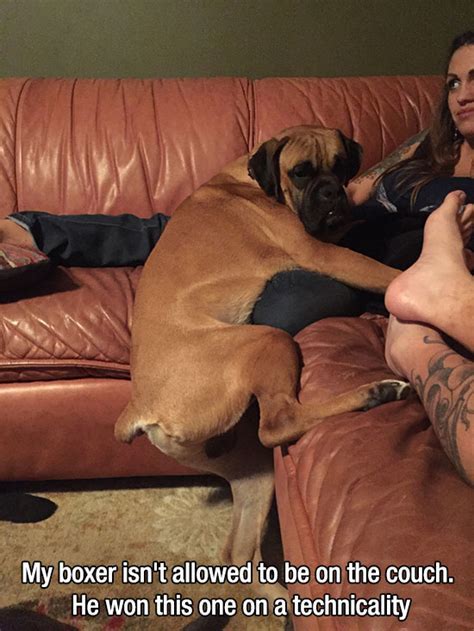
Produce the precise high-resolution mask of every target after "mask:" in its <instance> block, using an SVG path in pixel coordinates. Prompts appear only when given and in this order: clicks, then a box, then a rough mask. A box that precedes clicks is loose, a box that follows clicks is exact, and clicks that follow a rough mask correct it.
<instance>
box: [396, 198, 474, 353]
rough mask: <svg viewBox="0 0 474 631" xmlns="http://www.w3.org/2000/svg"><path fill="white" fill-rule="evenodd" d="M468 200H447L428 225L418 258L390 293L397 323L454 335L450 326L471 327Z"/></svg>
mask: <svg viewBox="0 0 474 631" xmlns="http://www.w3.org/2000/svg"><path fill="white" fill-rule="evenodd" d="M464 199H465V195H464V193H462V192H461V191H454V192H452V193H449V195H447V196H446V198H445V200H444V202H443V203H442V204H441V206H440V207H439V208H438V209H437V210H435V211H434V212H433V213H432V214H431V215H430V217H429V218H428V220H427V222H426V225H425V230H424V239H423V249H422V252H421V256H420V258H419V259H418V261H417V262H416V263H415V264H414V265H412V266H411V267H410V268H409V269H408V270H407V271H406V272H404V273H403V274H401V275H400V276H398V277H397V278H396V279H395V280H394V281H393V282H392V283H391V284H390V286H389V288H388V289H387V293H386V295H385V304H386V306H387V309H388V310H389V311H390V313H392V314H393V315H395V316H396V317H397V318H398V319H400V320H407V321H415V322H424V323H426V324H429V325H432V326H435V327H437V328H440V329H442V330H443V331H445V332H447V333H448V334H450V335H452V333H451V332H450V331H449V330H447V329H446V325H447V324H448V328H449V323H450V322H453V321H459V322H460V323H463V324H464V327H467V326H469V325H468V324H467V323H468V322H469V321H471V322H472V320H469V319H466V318H469V317H471V316H474V313H472V312H471V309H474V281H473V279H472V276H471V274H470V271H469V269H468V267H467V265H466V263H467V262H469V263H471V258H472V257H471V256H466V254H465V250H464V246H465V244H466V243H467V241H468V240H469V238H470V237H471V235H472V231H473V226H474V205H473V204H467V206H466V207H465V208H464V210H463V212H460V211H461V209H462V204H463V202H464ZM469 303H470V304H469ZM466 310H467V311H466ZM453 337H457V336H456V335H453ZM461 343H463V342H462V340H461Z"/></svg>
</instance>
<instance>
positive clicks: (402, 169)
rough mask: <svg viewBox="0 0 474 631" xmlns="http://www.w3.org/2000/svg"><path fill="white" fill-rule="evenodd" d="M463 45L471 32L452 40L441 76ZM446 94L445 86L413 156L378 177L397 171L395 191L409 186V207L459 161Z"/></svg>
mask: <svg viewBox="0 0 474 631" xmlns="http://www.w3.org/2000/svg"><path fill="white" fill-rule="evenodd" d="M463 46H474V31H466V32H465V33H462V35H458V37H455V38H454V40H453V42H452V44H451V47H450V49H449V52H448V58H447V62H446V67H445V72H444V75H445V76H446V75H447V73H448V68H449V64H450V62H451V58H452V56H453V55H454V53H455V52H456V51H457V50H458V49H459V48H462V47H463ZM448 93H449V89H448V86H447V85H446V84H445V85H444V88H443V93H442V97H441V100H440V103H439V105H438V108H437V111H436V114H435V117H434V119H433V122H432V124H431V126H430V128H429V129H428V133H427V134H426V136H425V137H424V139H423V140H422V141H421V143H420V144H419V146H418V147H417V149H416V151H415V153H414V154H413V156H411V157H410V158H407V159H406V160H402V161H401V162H399V163H398V164H396V165H394V166H393V167H391V168H390V169H388V170H387V171H385V173H382V175H381V176H380V178H379V179H381V178H382V177H384V176H385V175H387V174H388V173H394V172H398V173H399V176H398V177H397V185H396V186H397V188H398V189H399V190H403V189H405V188H408V187H409V188H412V187H413V192H412V194H411V203H412V204H413V203H414V201H415V200H416V196H417V195H418V192H419V191H420V189H421V188H422V186H424V185H425V184H427V183H428V182H430V181H431V180H433V179H434V178H436V177H441V176H450V175H452V174H453V173H454V169H455V167H456V164H457V163H458V160H459V155H460V151H461V145H462V142H463V137H462V136H461V135H460V134H459V132H458V130H457V129H456V127H455V125H454V121H453V119H452V116H451V112H450V111H449V107H448Z"/></svg>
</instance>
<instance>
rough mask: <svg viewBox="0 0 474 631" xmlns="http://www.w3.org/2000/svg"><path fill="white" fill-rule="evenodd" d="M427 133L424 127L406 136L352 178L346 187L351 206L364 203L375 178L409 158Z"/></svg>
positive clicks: (370, 193)
mask: <svg viewBox="0 0 474 631" xmlns="http://www.w3.org/2000/svg"><path fill="white" fill-rule="evenodd" d="M427 133H428V130H426V129H424V130H423V131H421V132H419V133H418V134H415V136H412V137H411V138H408V140H406V141H405V142H404V143H403V144H401V145H400V146H399V147H397V148H396V149H395V151H392V153H390V154H389V155H388V156H387V157H386V158H384V159H383V160H382V161H381V162H378V163H377V164H376V165H374V166H373V167H371V168H370V169H369V170H368V171H366V172H365V173H363V174H362V175H359V177H356V178H355V179H354V180H352V182H350V183H349V184H348V186H347V188H346V193H347V196H348V198H349V201H350V203H351V204H352V205H353V206H360V205H361V204H363V203H365V202H366V201H367V200H368V199H369V198H370V196H371V195H372V193H373V191H374V184H375V181H376V180H377V178H378V177H379V176H380V175H381V174H382V173H384V172H385V171H386V170H387V169H389V168H390V167H392V166H394V165H395V164H397V162H400V161H401V160H405V159H406V158H410V157H411V156H412V155H413V154H414V153H415V151H416V149H417V147H418V146H419V144H420V143H421V141H422V140H423V138H424V137H425V136H426V134H427Z"/></svg>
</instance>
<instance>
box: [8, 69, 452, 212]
mask: <svg viewBox="0 0 474 631" xmlns="http://www.w3.org/2000/svg"><path fill="white" fill-rule="evenodd" d="M440 86H441V79H440V77H363V78H358V77H354V78H340V79H337V78H336V79H321V78H287V79H277V78H269V79H261V80H256V81H249V80H247V79H238V78H226V77H221V78H212V79H164V80H152V79H150V80H136V79H119V80H113V79H104V80H87V79H78V80H73V79H2V80H0V215H1V216H4V215H6V214H8V213H10V212H13V211H14V210H45V211H49V212H54V213H80V212H91V213H92V212H104V213H108V214H119V213H122V212H133V213H136V214H139V215H142V216H149V215H151V214H153V213H155V212H166V213H171V212H172V211H173V210H174V208H176V206H177V205H178V204H179V203H180V202H181V201H182V200H183V199H184V198H185V197H187V196H188V195H189V194H190V193H192V191H193V190H195V189H196V188H197V187H198V186H199V185H200V184H202V183H203V182H205V181H206V180H208V179H209V178H210V177H211V176H212V175H213V174H215V173H217V172H218V171H219V170H220V169H221V168H222V166H224V165H225V164H226V163H228V162H230V161H231V160H233V159H235V158H237V157H238V156H240V155H243V154H244V153H246V152H247V151H249V150H250V149H252V148H253V147H254V146H255V145H256V144H258V143H259V142H261V141H262V140H265V139H266V138H269V137H270V136H271V135H272V134H273V133H275V132H277V131H279V130H281V129H283V128H284V127H289V126H291V125H296V124H302V123H306V124H312V123H314V124H321V125H324V126H328V127H338V128H339V129H341V130H342V131H343V132H344V133H346V134H347V135H350V136H352V137H354V138H355V139H356V140H358V141H359V142H361V143H362V145H363V146H364V163H363V168H366V167H368V166H370V165H372V164H374V163H375V162H377V161H378V160H380V159H381V158H382V157H383V156H384V155H386V154H387V153H389V152H390V151H392V150H393V149H394V148H395V147H396V146H397V145H398V144H399V143H400V142H402V141H403V140H405V139H406V138H407V137H409V136H410V135H412V134H414V133H416V132H417V131H419V130H420V129H423V128H424V127H426V126H427V125H428V124H429V122H430V119H431V116H432V113H433V111H434V108H435V105H436V102H437V100H438V96H439V92H440Z"/></svg>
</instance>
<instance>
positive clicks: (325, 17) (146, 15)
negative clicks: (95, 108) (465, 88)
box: [0, 0, 474, 77]
mask: <svg viewBox="0 0 474 631" xmlns="http://www.w3.org/2000/svg"><path fill="white" fill-rule="evenodd" d="M470 27H471V28H474V2H473V0H450V1H448V0H0V76H3V77H6V76H82V77H127V76H133V77H172V76H212V75H239V76H248V77H262V76H272V75H273V76H283V75H286V76H296V75H301V76H305V75H306V76H315V75H321V76H337V75H339V76H344V75H345V76H349V75H370V74H433V73H438V72H439V71H441V69H442V66H443V64H444V53H445V50H446V48H447V46H448V43H449V42H450V40H451V39H452V37H453V36H454V35H456V34H458V33H459V32H462V31H464V30H467V29H468V28H470Z"/></svg>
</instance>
